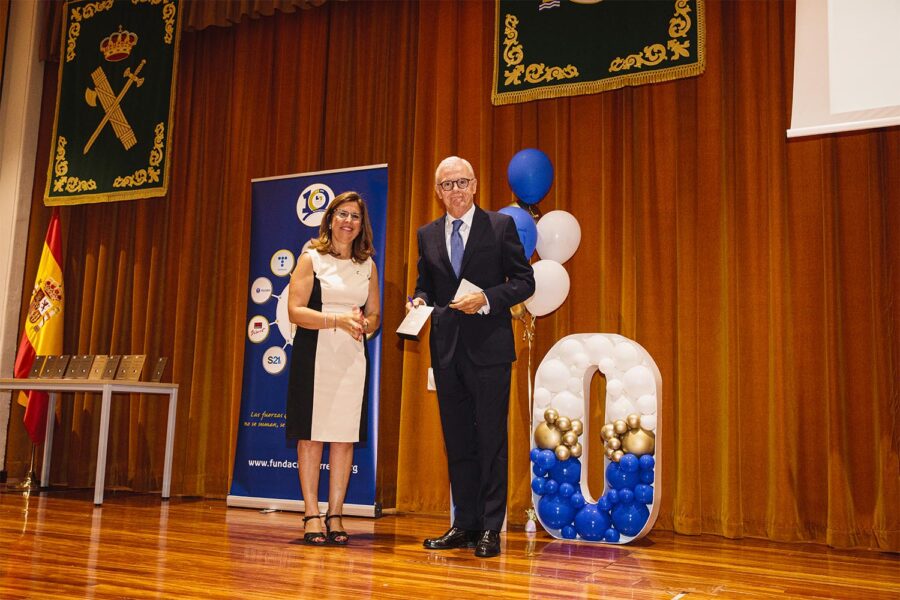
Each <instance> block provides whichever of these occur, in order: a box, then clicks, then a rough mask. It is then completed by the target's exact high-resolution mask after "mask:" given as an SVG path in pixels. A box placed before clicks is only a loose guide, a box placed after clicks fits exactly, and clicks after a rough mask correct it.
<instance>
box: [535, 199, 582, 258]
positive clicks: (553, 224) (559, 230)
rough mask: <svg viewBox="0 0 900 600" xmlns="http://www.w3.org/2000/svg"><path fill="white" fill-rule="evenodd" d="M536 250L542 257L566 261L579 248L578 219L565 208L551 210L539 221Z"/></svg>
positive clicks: (579, 231)
mask: <svg viewBox="0 0 900 600" xmlns="http://www.w3.org/2000/svg"><path fill="white" fill-rule="evenodd" d="M537 230H538V236H537V246H536V250H537V252H538V254H539V255H540V257H541V258H545V259H549V260H555V261H556V262H558V263H564V262H566V261H567V260H569V259H570V258H572V255H573V254H575V251H576V250H578V244H580V243H581V226H580V225H579V224H578V219H576V218H575V217H573V216H572V214H571V213H568V212H566V211H564V210H551V211H550V212H548V213H547V214H545V215H544V216H543V217H541V218H540V220H539V221H538V223H537Z"/></svg>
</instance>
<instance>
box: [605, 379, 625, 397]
mask: <svg viewBox="0 0 900 600" xmlns="http://www.w3.org/2000/svg"><path fill="white" fill-rule="evenodd" d="M624 391H625V385H624V384H623V383H622V380H621V379H610V380H608V381H607V382H606V394H607V395H608V396H609V397H610V398H618V397H619V396H621V395H622V392H624Z"/></svg>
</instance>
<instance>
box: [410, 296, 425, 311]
mask: <svg viewBox="0 0 900 600" xmlns="http://www.w3.org/2000/svg"><path fill="white" fill-rule="evenodd" d="M418 306H425V301H424V300H423V299H421V298H419V297H418V296H417V297H415V298H411V299H409V302H407V303H406V312H409V311H411V310H412V309H414V308H416V307H418Z"/></svg>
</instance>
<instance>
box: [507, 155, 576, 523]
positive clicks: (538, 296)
mask: <svg viewBox="0 0 900 600" xmlns="http://www.w3.org/2000/svg"><path fill="white" fill-rule="evenodd" d="M506 177H507V180H508V181H509V187H510V188H512V191H513V193H514V194H515V195H516V197H517V198H518V199H519V205H515V204H514V205H511V206H507V207H505V208H502V209H500V212H501V213H504V214H506V215H509V216H510V217H512V219H513V221H515V223H516V229H517V230H518V232H519V239H520V240H521V241H522V246H523V247H524V249H525V257H526V258H527V259H529V260H531V257H532V256H533V255H534V252H535V250H537V252H538V255H539V256H540V260H538V261H537V262H535V263H534V264H533V265H532V268H533V269H534V284H535V288H534V295H533V296H531V298H529V299H528V300H526V301H525V302H523V303H522V304H517V305H516V306H513V307H512V308H511V309H510V312H511V313H512V316H513V317H514V318H516V319H519V320H520V321H522V324H523V325H524V326H525V340H526V341H527V342H528V404H529V406H531V404H532V402H533V389H532V378H531V373H532V366H531V354H532V348H533V346H534V331H535V321H536V319H537V317H542V316H544V315H548V314H550V313H552V312H553V311H555V310H556V309H557V308H559V307H560V306H561V305H562V303H563V302H565V300H566V297H567V296H568V295H569V287H570V280H569V273H568V272H567V271H566V269H565V268H564V267H563V266H562V264H563V263H564V262H566V261H567V260H569V259H570V258H572V255H574V254H575V251H576V250H577V249H578V245H579V244H580V243H581V226H580V225H579V224H578V220H577V219H575V217H574V216H572V214H571V213H568V212H566V211H564V210H553V211H550V212H548V213H547V214H545V215H543V216H541V215H540V211H539V210H538V209H537V207H536V205H537V203H538V202H540V201H541V200H542V199H543V198H544V196H546V195H547V192H548V191H549V190H550V186H551V185H553V164H552V163H551V162H550V159H549V158H548V157H547V155H546V154H544V153H543V152H541V151H540V150H538V149H537V148H526V149H524V150H520V151H519V152H517V153H516V154H515V156H513V157H512V160H510V161H509V166H508V167H507V169H506ZM523 206H524V207H527V210H526V209H525V208H523ZM536 220H537V223H536V224H535V221H536ZM533 516H534V513H533V511H530V512H529V521H528V524H527V525H528V527H531V528H533V527H534V519H533Z"/></svg>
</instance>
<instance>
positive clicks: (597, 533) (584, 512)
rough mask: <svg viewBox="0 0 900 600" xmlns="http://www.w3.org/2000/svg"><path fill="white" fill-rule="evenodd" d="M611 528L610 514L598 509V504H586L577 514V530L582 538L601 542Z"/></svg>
mask: <svg viewBox="0 0 900 600" xmlns="http://www.w3.org/2000/svg"><path fill="white" fill-rule="evenodd" d="M607 529H609V515H607V514H606V512H605V511H601V510H598V509H597V505H596V504H585V505H584V508H582V509H581V510H579V511H578V514H577V515H575V530H576V531H577V532H578V535H580V536H581V537H582V539H585V540H590V541H592V542H599V541H600V540H602V539H603V533H604V532H605V531H606V530H607Z"/></svg>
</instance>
